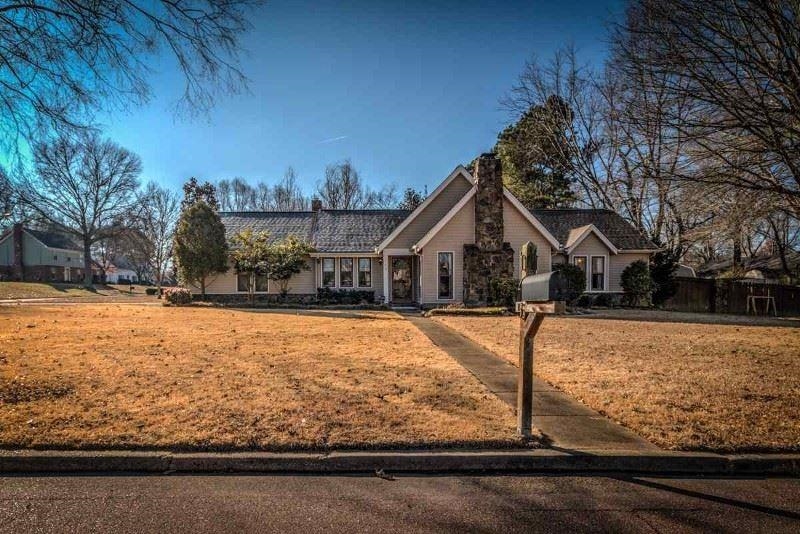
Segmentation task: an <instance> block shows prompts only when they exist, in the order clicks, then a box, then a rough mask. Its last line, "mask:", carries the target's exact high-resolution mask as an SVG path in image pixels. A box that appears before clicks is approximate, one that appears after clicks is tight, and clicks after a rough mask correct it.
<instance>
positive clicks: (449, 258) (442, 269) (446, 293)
mask: <svg viewBox="0 0 800 534" xmlns="http://www.w3.org/2000/svg"><path fill="white" fill-rule="evenodd" d="M438 272H439V298H440V299H452V298H453V253H452V252H439V268H438Z"/></svg>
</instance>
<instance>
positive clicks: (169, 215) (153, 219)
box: [138, 182, 180, 295]
mask: <svg viewBox="0 0 800 534" xmlns="http://www.w3.org/2000/svg"><path fill="white" fill-rule="evenodd" d="M140 199H141V204H142V205H143V206H144V209H143V210H142V213H141V215H140V216H139V225H138V226H139V228H140V230H141V232H142V235H143V237H144V238H145V240H146V242H147V243H148V244H149V252H150V253H149V255H148V257H147V259H148V264H149V267H150V271H151V272H152V273H153V277H154V281H155V283H156V286H157V287H158V289H159V295H160V293H161V292H160V290H161V284H162V282H163V280H164V277H165V275H166V272H167V268H168V267H169V263H170V258H171V256H172V242H173V237H174V235H175V224H176V223H177V221H178V216H179V215H180V197H179V195H178V194H177V193H176V192H175V191H172V190H171V189H165V188H162V187H159V186H158V185H157V184H155V183H153V182H150V183H148V184H147V187H146V188H145V189H144V191H142V192H141V193H140Z"/></svg>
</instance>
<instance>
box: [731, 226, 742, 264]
mask: <svg viewBox="0 0 800 534" xmlns="http://www.w3.org/2000/svg"><path fill="white" fill-rule="evenodd" d="M741 266H742V233H741V231H739V230H738V229H737V230H736V234H735V235H734V236H733V268H734V269H737V268H739V267H741Z"/></svg>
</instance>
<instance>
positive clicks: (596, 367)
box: [435, 317, 800, 451]
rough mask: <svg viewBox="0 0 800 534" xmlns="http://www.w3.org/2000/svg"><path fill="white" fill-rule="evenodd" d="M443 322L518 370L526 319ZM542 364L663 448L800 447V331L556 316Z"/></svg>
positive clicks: (539, 342) (540, 352)
mask: <svg viewBox="0 0 800 534" xmlns="http://www.w3.org/2000/svg"><path fill="white" fill-rule="evenodd" d="M435 320H437V321H441V322H442V323H444V324H446V325H448V326H450V327H452V328H454V329H456V330H458V331H460V332H461V333H462V334H464V335H466V336H467V337H470V338H472V339H473V340H475V341H477V342H478V343H481V344H483V345H484V346H485V347H486V348H488V349H490V350H492V351H493V352H495V353H497V354H499V355H501V356H503V357H504V358H507V359H508V360H509V361H511V362H513V363H514V364H516V363H517V358H518V355H517V350H518V348H517V347H518V343H519V341H518V339H519V338H518V336H519V330H518V329H519V319H518V318H516V317H486V318H478V317H441V318H436V319H435ZM534 365H535V370H536V371H535V372H536V373H537V374H538V375H539V376H540V377H542V378H544V379H545V380H547V381H548V382H550V383H552V384H554V385H556V386H557V387H559V388H561V389H562V390H564V391H566V392H568V393H569V394H571V395H572V396H574V397H576V398H578V399H580V400H581V401H582V402H584V403H585V404H587V405H589V406H591V407H592V408H594V409H596V410H598V411H600V412H601V413H604V414H606V415H607V416H608V417H610V418H612V419H614V420H616V421H618V422H620V423H622V424H623V425H625V426H628V427H630V428H631V429H633V430H635V431H636V432H638V433H639V434H640V435H642V436H644V437H645V438H647V439H649V440H651V441H652V442H653V443H656V444H657V445H660V446H662V447H666V448H673V449H700V450H717V451H797V450H800V328H780V327H752V326H737V325H730V326H729V325H712V324H685V323H669V322H641V321H626V320H605V319H578V318H572V317H549V318H547V319H545V321H544V323H543V325H542V328H541V331H540V332H539V334H538V336H537V338H536V352H535V363H534ZM534 424H535V421H534Z"/></svg>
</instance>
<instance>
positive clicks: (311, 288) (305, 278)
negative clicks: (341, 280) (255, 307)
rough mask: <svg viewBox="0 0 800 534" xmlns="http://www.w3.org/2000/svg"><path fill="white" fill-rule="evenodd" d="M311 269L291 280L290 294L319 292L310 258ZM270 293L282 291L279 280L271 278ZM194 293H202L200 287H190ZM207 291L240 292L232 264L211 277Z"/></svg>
mask: <svg viewBox="0 0 800 534" xmlns="http://www.w3.org/2000/svg"><path fill="white" fill-rule="evenodd" d="M309 265H310V266H311V270H308V271H302V272H301V273H300V274H297V275H295V276H293V277H292V278H291V279H290V280H289V294H292V295H303V294H311V293H316V292H317V286H316V281H315V280H316V275H315V270H314V266H315V263H314V262H313V261H312V260H311V259H309ZM268 287H269V293H270V294H278V293H280V287H279V286H278V283H277V282H273V281H271V280H270V282H269V286H268ZM190 289H191V290H192V292H193V293H200V288H199V287H194V286H192V287H190ZM206 293H207V294H209V295H227V294H231V293H238V291H237V290H236V271H235V270H234V269H233V265H231V267H230V269H228V271H227V272H225V273H222V274H218V275H214V276H211V277H209V279H208V281H207V282H206Z"/></svg>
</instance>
